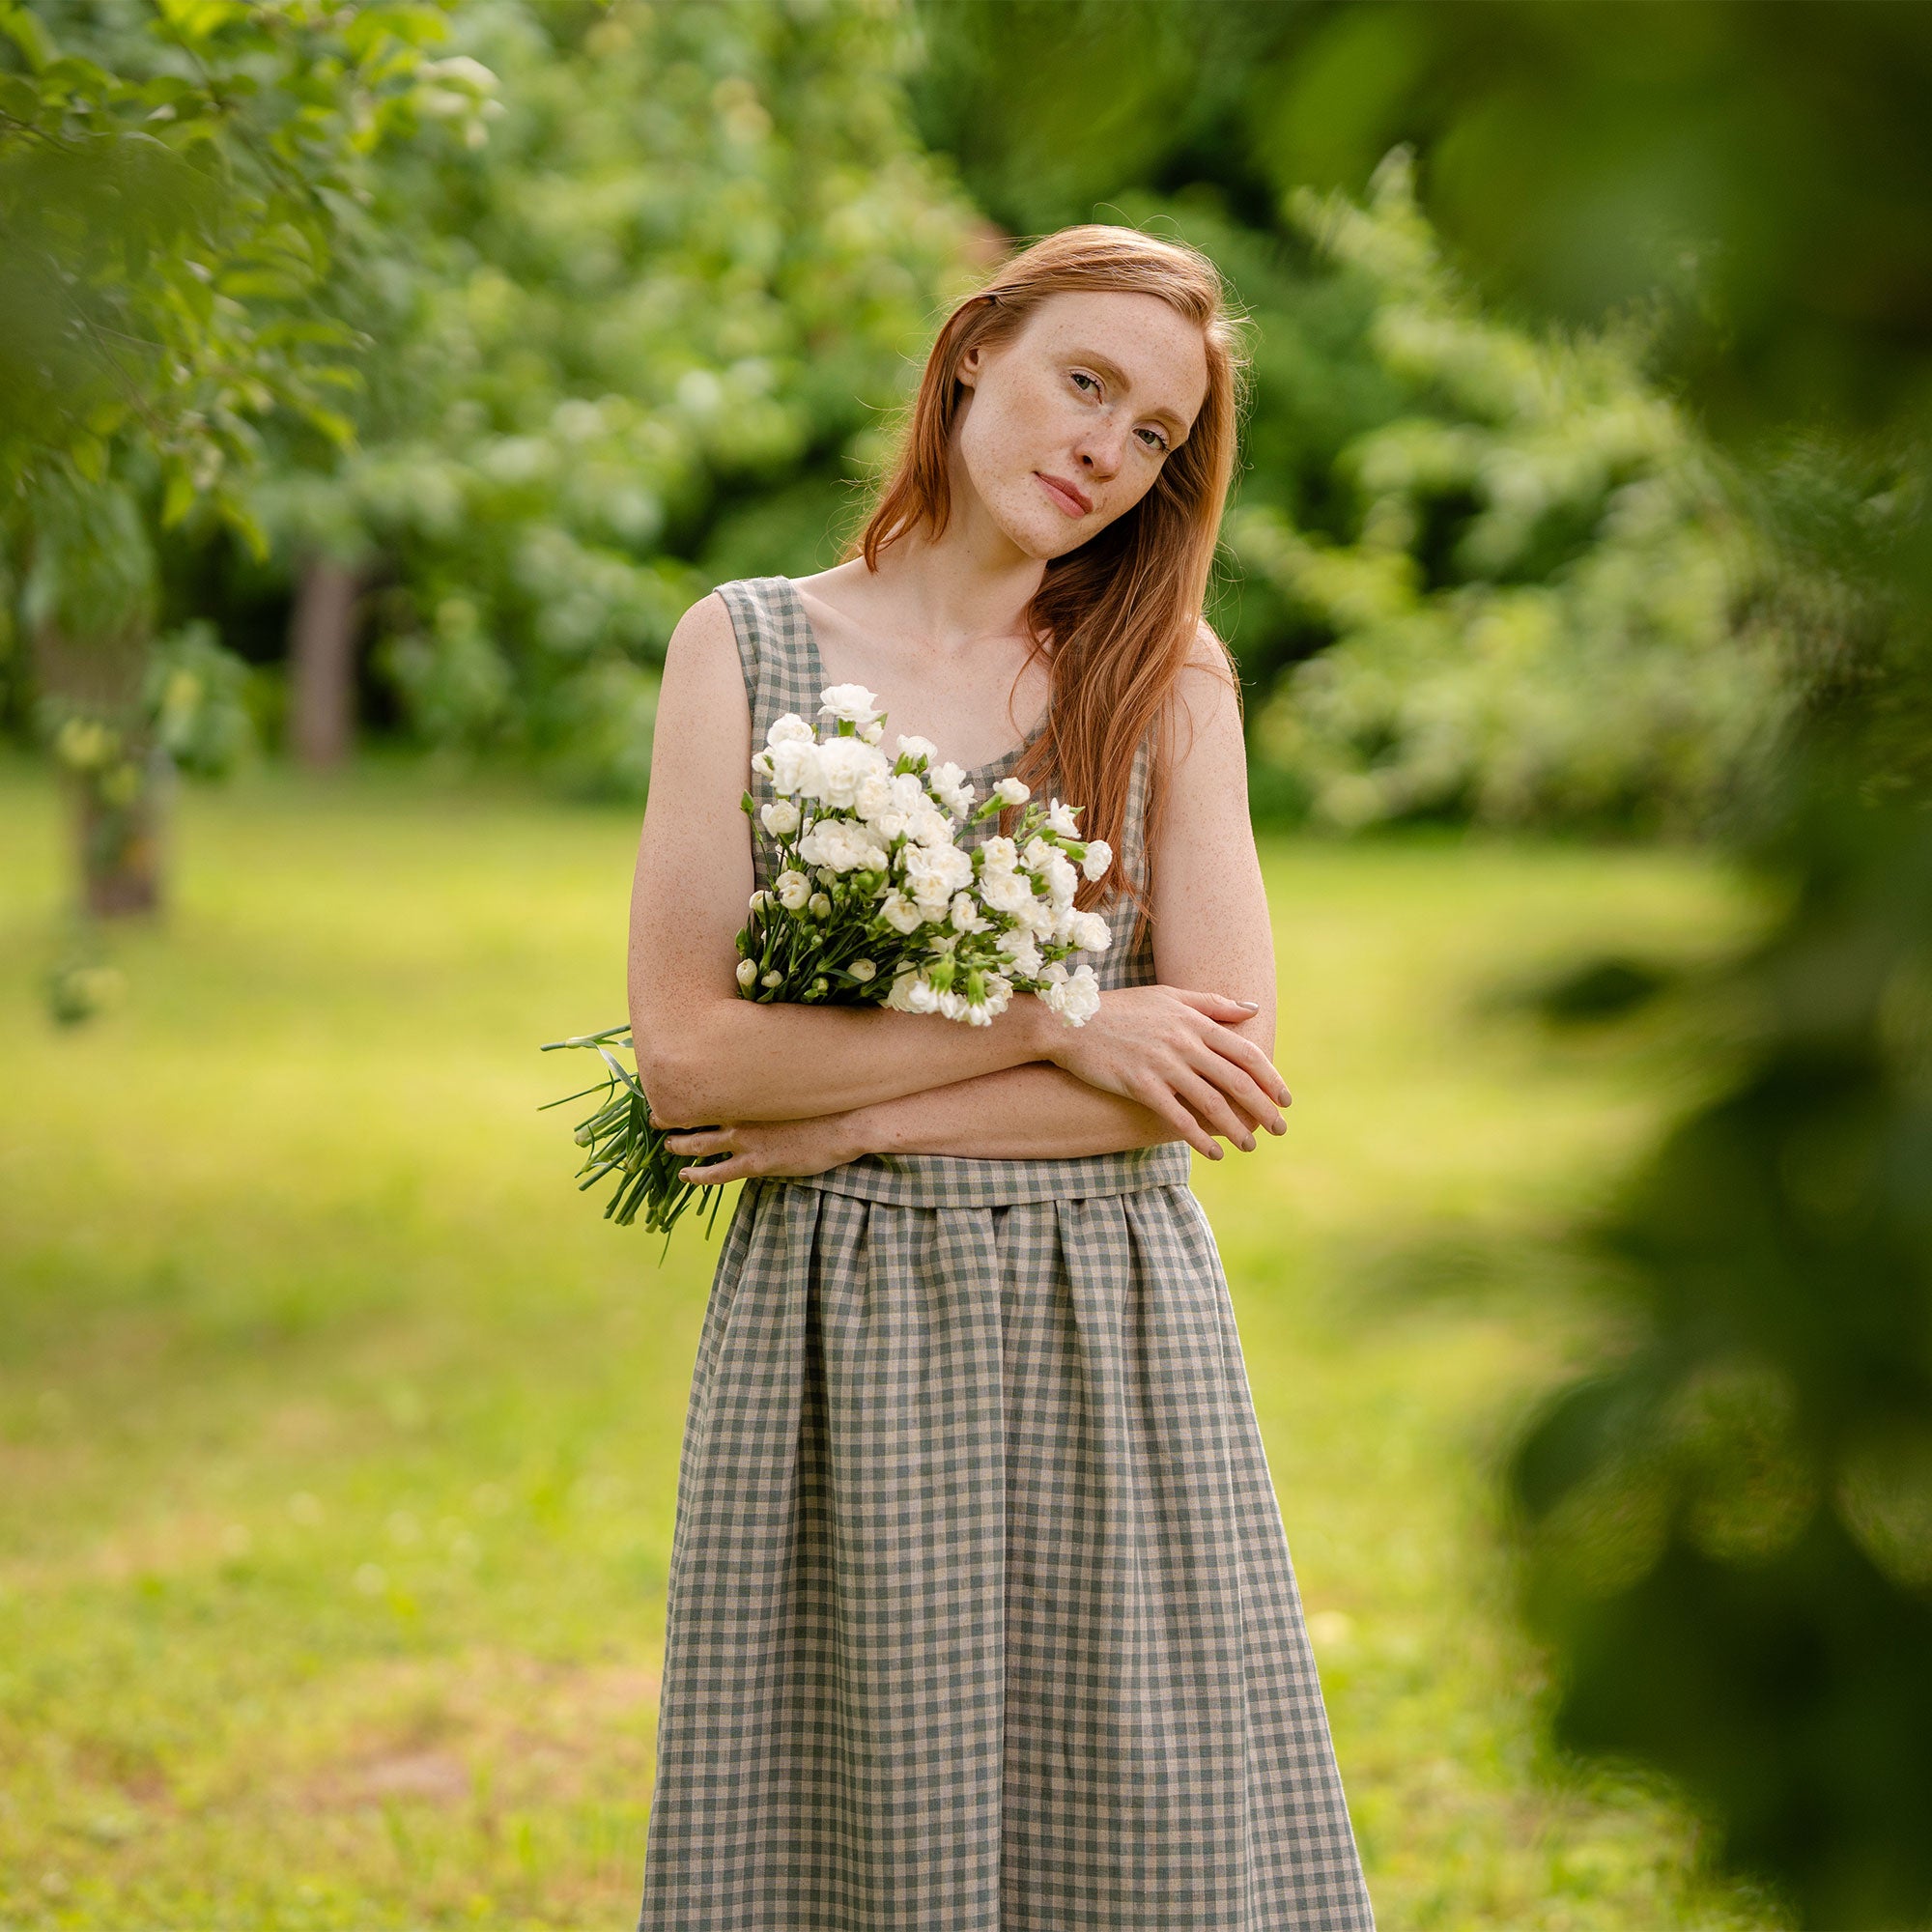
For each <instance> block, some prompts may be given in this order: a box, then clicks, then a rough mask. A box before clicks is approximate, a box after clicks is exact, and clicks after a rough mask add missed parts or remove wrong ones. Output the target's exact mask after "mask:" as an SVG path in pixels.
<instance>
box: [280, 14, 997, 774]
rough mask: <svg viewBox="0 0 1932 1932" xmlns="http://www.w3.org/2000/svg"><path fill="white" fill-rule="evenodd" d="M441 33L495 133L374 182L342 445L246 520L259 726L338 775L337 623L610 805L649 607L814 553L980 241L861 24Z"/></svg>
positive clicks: (657, 619)
mask: <svg viewBox="0 0 1932 1932" xmlns="http://www.w3.org/2000/svg"><path fill="white" fill-rule="evenodd" d="M456 35H457V42H458V44H459V45H460V46H461V47H462V48H463V49H464V51H465V54H466V55H468V56H469V57H471V58H474V59H476V60H478V61H479V62H481V63H483V64H485V66H486V67H487V70H488V71H491V72H493V73H495V74H497V76H499V78H500V83H501V87H500V96H499V99H500V101H501V105H502V108H503V112H502V113H501V115H500V116H499V117H498V118H497V119H496V120H495V121H494V122H493V124H492V127H491V131H490V139H489V141H488V143H487V144H482V145H478V144H475V143H473V142H471V141H469V140H467V139H465V138H463V134H462V130H461V129H460V128H454V127H452V128H450V129H449V130H447V131H446V132H445V133H444V134H443V135H442V136H441V137H440V138H438V137H436V136H435V135H432V136H430V137H429V138H425V139H422V140H419V141H417V142H415V143H413V144H412V145H411V146H410V147H409V148H408V149H407V150H401V149H399V150H396V151H394V152H393V153H392V154H391V156H389V157H388V158H387V159H386V160H385V161H384V165H383V167H382V169H381V170H380V173H379V175H378V177H377V180H376V182H375V192H374V198H373V200H372V201H371V203H370V204H369V206H368V207H367V209H366V210H365V211H363V212H362V213H361V214H360V215H359V217H358V220H357V226H356V232H355V243H356V248H357V251H358V260H359V262H360V265H361V268H362V270H363V272H362V273H361V274H360V275H358V277H357V278H356V279H355V282H354V283H353V284H351V285H349V288H348V291H347V292H348V294H349V295H350V296H351V297H352V298H353V303H354V305H353V306H351V307H350V308H349V309H348V310H347V311H346V315H347V319H348V320H349V321H350V322H352V323H353V325H354V326H355V327H356V329H357V330H358V331H359V332H360V333H362V334H363V335H364V336H366V337H367V338H368V339H369V341H370V343H371V350H370V353H369V354H368V355H367V357H366V358H365V361H364V364H363V367H364V372H365V375H366V379H367V381H366V386H365V388H364V390H363V392H362V394H361V396H360V397H359V399H358V400H357V401H356V402H355V404H354V405H353V406H352V414H353V416H354V419H355V428H356V432H357V435H356V438H355V441H354V442H353V443H352V442H347V441H341V442H338V441H334V440H329V439H327V438H326V437H320V436H317V435H314V434H312V433H307V432H304V431H302V430H301V429H299V428H296V429H293V430H291V431H290V433H288V434H287V435H285V436H284V437H283V438H282V440H281V441H280V443H279V444H278V448H277V455H276V460H275V461H274V462H273V464H272V465H271V466H270V468H269V469H268V470H267V472H266V473H265V476H264V479H263V482H262V484H261V486H260V488H259V489H258V490H257V492H256V493H255V497H254V500H255V502H256V504H257V505H258V507H259V509H260V512H261V514H262V516H263V519H264V521H265V522H266V523H267V525H268V526H270V529H271V530H272V531H273V532H274V536H275V541H276V546H277V554H278V557H279V559H280V565H281V568H282V569H283V571H285V572H286V573H287V574H288V575H289V576H290V577H292V578H294V579H295V580H296V584H297V590H296V596H295V615H294V627H293V641H292V649H291V658H292V667H293V676H294V690H293V694H292V696H293V699H294V702H293V713H292V721H291V722H292V726H293V730H294V732H295V734H296V737H297V740H298V743H300V744H303V745H305V746H306V748H307V753H308V754H309V755H310V756H313V757H327V756H332V755H338V754H339V753H340V751H341V749H342V746H343V725H344V722H345V721H346V717H347V710H348V698H347V694H348V678H349V675H350V668H351V663H352V652H351V646H350V639H349V629H350V626H351V625H352V624H353V623H354V622H355V617H356V613H357V611H360V612H361V613H363V615H364V616H365V617H366V622H367V629H368V630H369V631H370V633H371V634H372V650H371V659H372V662H373V666H374V668H375V671H376V674H377V676H378V677H379V678H380V679H381V680H383V681H384V683H385V684H386V686H387V687H388V689H389V690H390V691H392V692H393V693H394V694H396V695H397V696H398V697H399V698H400V701H401V704H402V707H403V711H404V714H405V717H406V719H407V721H408V723H409V725H411V726H412V729H413V730H414V731H415V732H416V734H417V735H418V736H419V737H420V738H422V739H424V740H427V741H428V742H431V743H434V744H438V745H443V746H450V747H471V748H485V747H488V748H494V749H496V750H497V751H508V752H512V753H517V754H520V755H526V756H530V757H533V758H535V759H536V760H538V761H539V762H541V763H542V764H543V765H545V766H546V767H547V768H548V769H550V770H551V771H553V772H554V773H555V774H557V775H558V776H560V777H562V778H563V779H564V780H566V781H568V782H570V783H572V784H574V785H576V786H578V787H580V788H585V789H595V790H602V791H612V792H619V793H624V794H629V795H635V794H637V793H638V792H639V790H640V789H641V787H642V784H643V781H644V778H645V775H646V771H647V760H648V757H649V744H650V724H651V717H652V710H653V704H654V697H655V691H656V667H657V665H658V663H659V662H660V660H661V658H662V654H663V649H664V645H665V642H666V639H668V635H669V632H670V630H671V627H672V625H673V624H674V623H675V622H676V619H677V616H678V614H679V613H680V611H683V610H684V608H685V607H686V606H687V605H688V604H689V603H690V602H691V601H692V600H693V599H694V598H695V597H696V596H699V595H701V594H702V593H703V591H704V590H705V589H706V588H708V587H709V585H710V583H711V582H714V581H716V580H717V579H718V578H719V577H723V576H730V575H736V574H743V573H744V572H747V571H752V572H766V571H774V570H781V569H787V568H789V569H794V570H798V569H810V568H813V567H815V566H816V563H817V562H818V561H819V560H821V559H822V558H823V557H824V555H825V553H826V551H827V549H828V547H829V544H830V541H831V537H830V535H829V532H830V531H831V528H832V526H835V525H837V524H839V523H841V522H842V521H843V519H844V518H845V516H846V515H847V514H849V511H850V509H851V508H852V507H853V506H852V505H851V503H850V498H851V495H852V487H853V483H854V481H855V480H856V479H857V478H859V477H860V476H862V475H863V474H864V472H865V471H866V469H867V467H868V465H869V464H870V463H871V462H872V461H873V460H875V459H876V457H877V456H878V454H879V453H880V449H881V437H880V424H879V417H880V415H881V413H882V412H885V411H886V410H888V409H890V408H891V407H892V406H893V405H895V403H896V402H897V401H898V400H899V399H900V398H901V396H902V395H903V394H904V392H905V390H906V387H907V385H908V382H909V379H910V378H911V376H912V375H913V374H914V373H916V371H915V366H914V364H913V362H912V360H911V358H912V357H914V356H916V355H918V353H919V352H920V350H921V349H922V347H923V336H924V332H925V330H926V329H927V328H928V327H929V326H930V322H931V317H932V313H933V309H934V307H935V304H936V303H937V302H938V301H939V300H940V298H941V297H942V294H943V293H944V292H945V291H946V290H947V289H948V288H949V287H951V286H953V285H954V284H955V283H956V282H957V280H958V278H959V277H961V276H962V274H963V273H964V272H966V271H967V269H968V255H969V250H970V248H971V246H972V244H973V242H974V240H975V238H976V236H977V235H978V233H979V232H980V226H981V224H980V222H979V221H978V218H977V217H976V216H975V215H974V213H973V212H972V210H971V209H970V208H969V207H968V206H967V205H966V203H965V202H964V200H963V199H962V198H961V197H960V196H959V195H958V193H957V192H956V190H955V189H954V188H953V187H952V185H951V184H950V182H949V180H948V178H947V177H946V175H945V174H944V172H943V171H942V170H941V169H940V168H939V167H938V166H936V165H935V164H934V163H932V162H931V161H930V160H928V159H926V158H925V157H923V156H922V155H921V153H920V152H919V150H918V146H917V143H916V142H915V140H914V139H913V137H912V135H911V132H910V130H909V128H908V127H907V125H906V119H905V113H904V107H903V100H902V96H901V92H900V84H899V70H900V68H901V67H902V65H903V63H904V61H905V59H906V58H907V55H908V46H907V43H906V39H905V34H904V24H903V21H902V19H901V18H900V17H899V15H898V14H897V12H896V10H895V9H893V8H890V7H888V8H879V7H873V6H869V5H860V4H856V0H835V4H832V5H828V6H824V7H811V8H805V7H776V6H771V5H766V4H763V0H728V4H718V5H712V6H705V7H650V6H645V5H641V4H633V0H616V3H615V4H612V5H609V6H597V7H589V6H583V7H558V6H549V5H543V6H539V5H533V4H522V3H521V0H471V4H467V5H465V6H463V7H462V8H461V9H460V10H459V12H458V14H457V18H456Z"/></svg>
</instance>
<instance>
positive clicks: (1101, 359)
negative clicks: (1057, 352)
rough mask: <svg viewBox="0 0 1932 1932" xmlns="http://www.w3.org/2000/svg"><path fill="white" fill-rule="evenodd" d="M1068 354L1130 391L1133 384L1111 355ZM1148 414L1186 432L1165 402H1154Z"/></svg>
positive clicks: (1084, 351) (1091, 351)
mask: <svg viewBox="0 0 1932 1932" xmlns="http://www.w3.org/2000/svg"><path fill="white" fill-rule="evenodd" d="M1068 354H1069V355H1072V356H1073V358H1074V360H1075V361H1078V362H1087V363H1091V364H1092V365H1093V366H1094V368H1095V369H1097V370H1098V371H1099V372H1100V374H1101V375H1103V376H1104V377H1105V378H1106V379H1107V381H1108V382H1110V383H1111V384H1113V385H1114V386H1115V387H1116V388H1117V389H1121V390H1123V391H1126V392H1127V393H1129V394H1131V393H1132V390H1133V386H1134V385H1133V382H1132V380H1131V379H1130V378H1129V376H1128V375H1127V372H1126V371H1125V370H1124V369H1122V367H1121V365H1120V364H1119V363H1118V362H1116V361H1115V360H1114V358H1113V357H1112V356H1111V355H1101V354H1100V352H1099V351H1098V350H1097V349H1074V350H1070V351H1068ZM1148 414H1149V415H1151V416H1159V417H1161V418H1162V419H1163V420H1165V421H1167V422H1171V423H1172V424H1173V425H1174V427H1175V430H1176V431H1177V433H1178V434H1179V435H1181V436H1185V435H1186V434H1187V425H1186V424H1185V423H1184V422H1182V421H1181V419H1180V418H1179V416H1178V415H1176V414H1175V412H1173V411H1172V410H1171V409H1169V408H1168V407H1167V405H1166V404H1165V403H1156V404H1155V405H1154V406H1153V408H1152V409H1151V410H1149V411H1148Z"/></svg>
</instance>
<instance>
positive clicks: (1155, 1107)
mask: <svg viewBox="0 0 1932 1932" xmlns="http://www.w3.org/2000/svg"><path fill="white" fill-rule="evenodd" d="M1134 1097H1135V1098H1136V1099H1137V1100H1139V1101H1140V1103H1141V1105H1142V1106H1144V1107H1147V1108H1149V1109H1150V1110H1151V1111H1152V1112H1153V1113H1156V1114H1158V1115H1159V1116H1160V1117H1161V1119H1162V1120H1163V1121H1165V1122H1167V1123H1168V1124H1169V1125H1170V1126H1174V1127H1178V1128H1179V1130H1180V1137H1181V1139H1182V1140H1184V1141H1185V1142H1186V1143H1187V1145H1188V1146H1189V1147H1191V1148H1193V1149H1194V1150H1195V1151H1197V1152H1200V1153H1205V1154H1206V1155H1207V1156H1208V1159H1209V1160H1219V1159H1220V1158H1221V1157H1222V1151H1223V1150H1222V1148H1221V1145H1220V1143H1219V1142H1218V1141H1216V1140H1215V1138H1214V1136H1213V1135H1212V1134H1210V1133H1209V1132H1208V1129H1207V1128H1206V1127H1205V1126H1203V1125H1202V1123H1201V1122H1200V1121H1199V1120H1197V1119H1196V1118H1195V1116H1194V1115H1193V1114H1192V1113H1190V1112H1189V1111H1188V1109H1187V1108H1186V1107H1184V1106H1183V1105H1182V1104H1181V1103H1180V1102H1179V1100H1178V1099H1176V1098H1175V1096H1174V1094H1173V1093H1172V1092H1171V1091H1170V1090H1169V1089H1168V1088H1166V1087H1164V1086H1162V1085H1161V1083H1160V1082H1159V1081H1158V1080H1148V1081H1144V1082H1142V1083H1141V1085H1140V1087H1139V1088H1138V1089H1137V1090H1136V1092H1135V1094H1134Z"/></svg>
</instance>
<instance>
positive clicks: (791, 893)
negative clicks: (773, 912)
mask: <svg viewBox="0 0 1932 1932" xmlns="http://www.w3.org/2000/svg"><path fill="white" fill-rule="evenodd" d="M774 890H775V891H776V892H777V893H778V895H779V904H780V905H781V906H783V907H784V909H785V910H786V911H787V912H801V911H803V910H804V907H805V902H806V900H807V899H809V898H810V896H811V881H810V879H809V878H807V877H806V875H805V874H804V873H803V872H790V871H786V872H781V873H780V874H779V876H778V881H777V884H776V886H775V888H774Z"/></svg>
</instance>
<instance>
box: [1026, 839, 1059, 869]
mask: <svg viewBox="0 0 1932 1932" xmlns="http://www.w3.org/2000/svg"><path fill="white" fill-rule="evenodd" d="M1059 850H1060V847H1059V846H1058V845H1056V844H1055V843H1054V842H1053V840H1052V839H1051V838H1041V837H1040V836H1039V834H1038V833H1037V832H1036V833H1035V834H1034V836H1033V837H1032V838H1029V839H1028V840H1027V842H1026V850H1025V851H1024V852H1022V853H1021V854H1020V864H1021V865H1022V866H1025V867H1027V868H1028V869H1029V870H1030V871H1035V872H1037V871H1041V870H1043V869H1044V868H1045V866H1046V862H1047V861H1048V860H1049V859H1051V858H1052V857H1053V855H1054V854H1055V853H1056V852H1058V851H1059Z"/></svg>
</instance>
